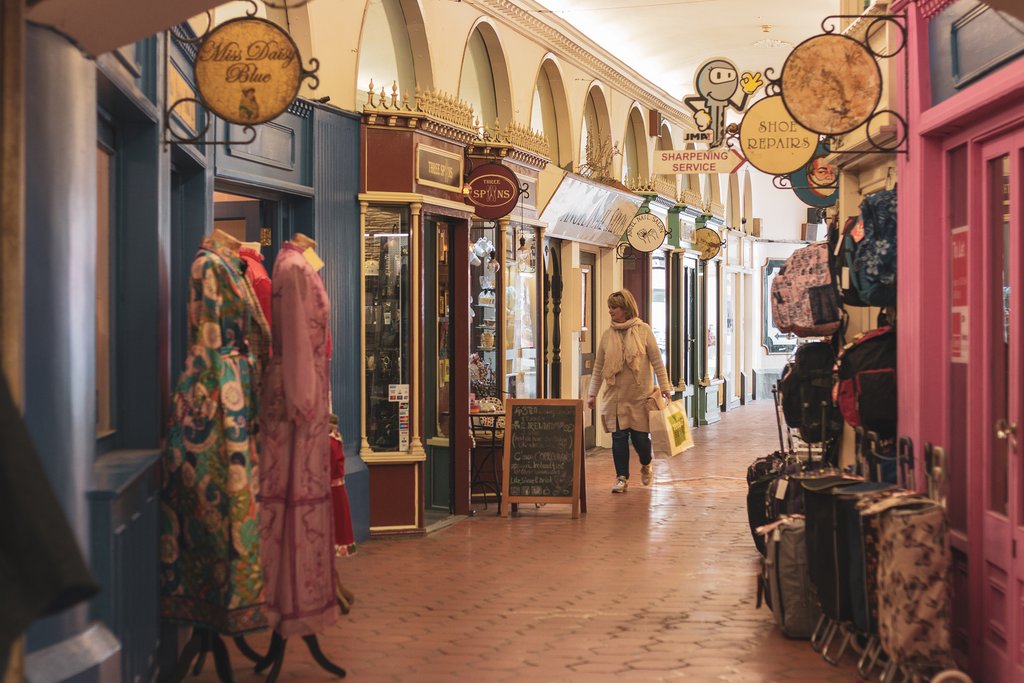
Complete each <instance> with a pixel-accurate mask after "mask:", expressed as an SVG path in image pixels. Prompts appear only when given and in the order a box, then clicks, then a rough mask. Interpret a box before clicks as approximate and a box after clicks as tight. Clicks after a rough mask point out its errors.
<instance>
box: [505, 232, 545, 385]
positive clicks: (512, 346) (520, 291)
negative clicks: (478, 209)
mask: <svg viewBox="0 0 1024 683" xmlns="http://www.w3.org/2000/svg"><path fill="white" fill-rule="evenodd" d="M505 268H506V271H505V272H506V275H505V295H504V302H505V392H506V394H507V396H508V397H509V398H537V366H538V357H537V336H538V330H539V327H538V323H539V315H540V309H539V301H540V297H539V296H538V286H537V283H538V281H539V280H538V277H537V235H536V229H535V228H534V227H533V226H529V225H520V224H518V223H510V224H509V226H508V228H507V232H506V236H505Z"/></svg>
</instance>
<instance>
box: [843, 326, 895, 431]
mask: <svg viewBox="0 0 1024 683" xmlns="http://www.w3.org/2000/svg"><path fill="white" fill-rule="evenodd" d="M835 386H836V396H835V398H836V403H838V404H839V410H840V411H842V415H843V419H845V420H846V422H847V423H848V424H849V425H850V426H851V427H854V428H856V427H864V429H865V430H867V431H872V432H877V433H878V436H879V437H881V438H882V439H887V438H892V437H894V436H896V414H897V403H896V329H895V328H894V327H891V326H885V327H879V328H877V329H874V330H871V331H869V332H865V333H864V334H862V335H860V336H858V337H857V338H856V339H854V340H853V341H852V342H850V343H849V344H847V345H846V346H845V347H843V350H842V351H840V352H839V357H838V358H837V359H836V370H835Z"/></svg>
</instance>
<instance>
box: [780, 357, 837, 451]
mask: <svg viewBox="0 0 1024 683" xmlns="http://www.w3.org/2000/svg"><path fill="white" fill-rule="evenodd" d="M835 362H836V355H835V352H834V351H833V350H832V344H831V343H829V342H825V341H818V342H810V343H809V344H801V345H800V346H798V347H797V350H796V355H795V357H794V359H793V362H792V363H790V364H789V365H788V366H786V370H785V371H784V372H783V375H782V379H780V380H779V392H780V393H781V394H782V413H783V415H784V417H785V418H786V424H787V425H789V426H790V427H794V428H796V429H797V430H798V431H799V433H800V438H801V439H803V440H804V441H805V442H807V443H821V441H822V438H823V437H824V439H825V440H826V441H828V440H829V439H831V438H832V437H833V436H835V435H837V434H839V432H840V431H841V430H842V428H843V419H842V416H841V415H840V413H839V411H838V410H837V409H836V407H835V404H834V403H833V402H832V371H833V368H834V366H835ZM823 403H824V406H823V405H822V404H823ZM823 420H824V425H823V424H822V421H823ZM823 427H824V428H823Z"/></svg>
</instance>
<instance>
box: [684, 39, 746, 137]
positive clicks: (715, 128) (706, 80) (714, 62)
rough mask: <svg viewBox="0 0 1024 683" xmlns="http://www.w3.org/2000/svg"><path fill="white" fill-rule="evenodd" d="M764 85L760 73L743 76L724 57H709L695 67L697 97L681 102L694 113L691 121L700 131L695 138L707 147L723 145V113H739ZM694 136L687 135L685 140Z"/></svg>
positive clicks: (694, 86)
mask: <svg viewBox="0 0 1024 683" xmlns="http://www.w3.org/2000/svg"><path fill="white" fill-rule="evenodd" d="M762 85H764V80H763V79H762V78H761V72H760V71H757V72H754V73H751V72H749V71H744V72H743V73H742V74H741V73H740V72H739V69H737V68H736V65H735V64H733V63H732V62H730V61H729V60H728V59H725V58H724V57H712V58H711V59H709V60H707V61H705V62H704V63H703V64H701V65H700V66H699V67H698V68H697V73H695V74H694V76H693V89H694V91H695V93H696V94H694V95H690V96H688V97H684V98H683V103H684V104H686V106H687V107H689V108H690V110H691V111H692V112H693V122H694V124H695V125H696V126H697V130H699V131H700V133H699V134H698V135H700V136H701V137H700V138H699V139H700V140H701V141H702V142H707V143H708V147H711V148H715V147H721V146H723V145H725V130H726V121H725V118H726V113H727V112H728V111H729V110H730V109H732V110H733V111H737V112H742V111H743V110H744V109H745V108H746V106H747V100H748V99H750V96H751V95H753V94H754V93H755V92H757V91H758V89H759V88H760V87H761V86H762ZM692 139H694V137H691V136H689V135H688V136H687V140H692Z"/></svg>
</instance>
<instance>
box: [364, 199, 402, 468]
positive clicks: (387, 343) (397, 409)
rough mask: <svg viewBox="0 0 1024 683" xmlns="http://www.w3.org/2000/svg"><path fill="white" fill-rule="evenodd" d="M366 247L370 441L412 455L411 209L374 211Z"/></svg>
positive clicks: (368, 218)
mask: <svg viewBox="0 0 1024 683" xmlns="http://www.w3.org/2000/svg"><path fill="white" fill-rule="evenodd" d="M363 243H364V248H365V262H364V263H363V286H364V293H365V306H366V310H365V311H364V312H363V316H364V318H363V319H364V321H365V334H366V347H365V348H366V359H365V368H366V397H365V400H366V438H367V441H368V443H369V444H370V448H371V449H373V450H374V451H385V452H386V451H407V450H409V420H408V417H407V415H408V413H407V412H406V413H405V415H402V413H403V412H404V411H407V410H408V406H409V329H410V328H409V212H408V208H407V207H387V206H370V207H368V209H367V212H366V232H365V233H364V235H363ZM400 416H402V417H405V418H406V419H404V420H402V419H401V417H400Z"/></svg>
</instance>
